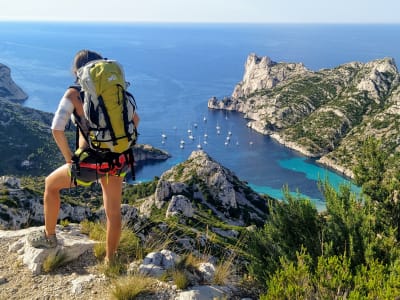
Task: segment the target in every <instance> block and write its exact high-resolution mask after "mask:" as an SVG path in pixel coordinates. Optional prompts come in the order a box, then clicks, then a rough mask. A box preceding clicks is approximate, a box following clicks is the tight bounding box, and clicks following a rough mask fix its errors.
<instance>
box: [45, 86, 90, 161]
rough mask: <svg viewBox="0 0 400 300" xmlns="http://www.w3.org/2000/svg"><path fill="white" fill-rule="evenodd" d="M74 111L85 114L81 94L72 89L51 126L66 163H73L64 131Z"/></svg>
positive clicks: (64, 98) (63, 100)
mask: <svg viewBox="0 0 400 300" xmlns="http://www.w3.org/2000/svg"><path fill="white" fill-rule="evenodd" d="M74 110H75V111H76V112H77V113H78V114H79V113H81V114H82V113H83V108H82V103H81V101H80V99H79V92H78V91H76V90H75V89H72V88H70V89H68V90H67V91H66V92H65V94H64V96H63V97H62V99H61V101H60V103H59V105H58V108H57V111H56V113H55V115H54V118H53V122H52V125H51V129H52V133H53V137H54V140H55V142H56V144H57V146H58V148H59V149H60V151H61V154H62V155H63V157H64V159H65V162H66V163H70V162H71V159H72V155H73V152H72V151H71V148H70V147H69V143H68V139H67V137H66V136H65V132H64V131H65V126H66V125H67V123H68V121H69V119H70V117H71V114H72V113H73V111H74Z"/></svg>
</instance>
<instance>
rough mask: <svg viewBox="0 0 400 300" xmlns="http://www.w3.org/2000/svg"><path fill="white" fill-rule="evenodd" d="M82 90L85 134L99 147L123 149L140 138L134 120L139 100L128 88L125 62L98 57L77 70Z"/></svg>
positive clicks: (101, 148)
mask: <svg viewBox="0 0 400 300" xmlns="http://www.w3.org/2000/svg"><path fill="white" fill-rule="evenodd" d="M77 77H78V83H79V85H80V87H81V93H83V110H84V113H85V119H86V125H85V126H83V127H86V128H84V130H82V128H81V130H82V131H83V132H84V136H85V138H86V139H87V141H88V143H89V147H90V148H92V149H94V150H96V151H104V152H107V151H110V152H113V153H124V152H126V151H128V150H129V149H131V148H132V146H133V145H134V144H135V143H136V140H137V130H136V127H135V124H134V122H133V116H134V114H135V110H136V102H135V99H134V97H133V95H132V94H131V93H129V92H128V91H127V85H128V83H127V82H126V81H125V74H124V71H123V68H122V66H121V65H120V64H119V63H118V62H117V61H115V60H107V59H101V60H95V61H91V62H89V63H87V64H86V65H84V66H83V67H81V68H80V69H79V70H78V72H77Z"/></svg>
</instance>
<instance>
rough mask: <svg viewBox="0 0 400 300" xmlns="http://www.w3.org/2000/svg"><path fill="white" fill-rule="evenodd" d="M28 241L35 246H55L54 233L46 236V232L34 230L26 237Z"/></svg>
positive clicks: (55, 238) (47, 247) (48, 247)
mask: <svg viewBox="0 0 400 300" xmlns="http://www.w3.org/2000/svg"><path fill="white" fill-rule="evenodd" d="M28 242H29V244H30V245H31V246H32V247H35V248H45V249H50V248H55V247H57V237H56V235H55V234H53V235H50V236H48V237H47V236H46V232H45V231H44V230H43V231H35V232H32V234H31V235H30V236H29V237H28Z"/></svg>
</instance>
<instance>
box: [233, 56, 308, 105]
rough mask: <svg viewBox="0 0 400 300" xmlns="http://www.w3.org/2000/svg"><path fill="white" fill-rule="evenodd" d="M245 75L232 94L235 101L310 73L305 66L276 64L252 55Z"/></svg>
mask: <svg viewBox="0 0 400 300" xmlns="http://www.w3.org/2000/svg"><path fill="white" fill-rule="evenodd" d="M244 70H245V71H244V75H243V79H242V81H241V82H240V83H238V84H237V85H236V87H235V89H234V91H233V93H232V98H233V99H240V98H244V97H248V96H250V95H251V94H252V93H254V92H256V91H260V90H264V89H271V88H274V87H275V86H277V85H278V84H279V83H281V82H283V81H287V80H290V79H291V78H294V77H296V76H299V75H303V74H306V73H308V72H310V71H309V70H308V69H307V68H306V67H304V65H303V64H301V63H299V64H297V63H276V62H274V61H272V60H271V59H270V58H269V57H267V56H264V57H259V56H257V55H256V54H254V53H252V54H250V55H249V57H248V58H247V61H246V63H245V65H244Z"/></svg>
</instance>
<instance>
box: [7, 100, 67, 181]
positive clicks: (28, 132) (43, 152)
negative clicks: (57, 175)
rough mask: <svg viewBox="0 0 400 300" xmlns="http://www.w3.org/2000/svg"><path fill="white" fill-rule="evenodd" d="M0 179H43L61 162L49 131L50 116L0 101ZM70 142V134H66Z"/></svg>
mask: <svg viewBox="0 0 400 300" xmlns="http://www.w3.org/2000/svg"><path fill="white" fill-rule="evenodd" d="M0 106H1V108H2V109H1V111H0V139H1V140H2V143H1V146H0V152H1V154H2V159H1V160H0V170H1V174H0V175H26V174H30V175H34V176H40V175H46V174H48V173H50V172H51V171H52V170H53V169H54V168H55V167H57V166H58V165H59V163H60V161H62V157H61V154H60V152H59V150H58V148H57V146H56V145H55V143H54V141H53V137H52V135H51V131H50V124H51V120H52V114H49V113H45V112H41V111H38V110H34V109H30V108H27V107H23V106H21V105H19V104H15V103H12V102H10V101H7V100H4V99H0ZM67 135H68V137H69V139H70V140H71V141H73V140H74V139H73V132H72V131H67Z"/></svg>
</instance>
